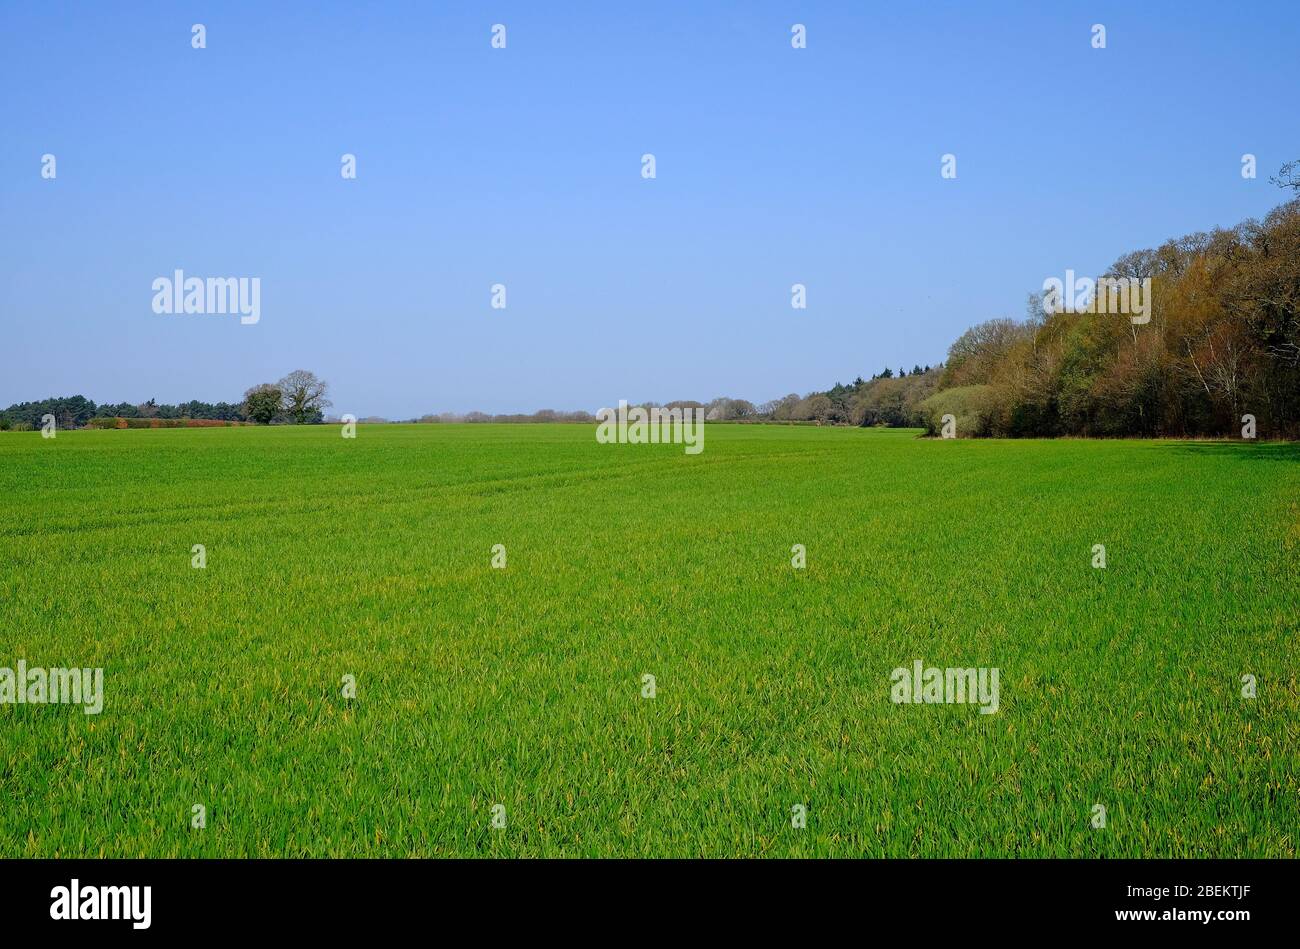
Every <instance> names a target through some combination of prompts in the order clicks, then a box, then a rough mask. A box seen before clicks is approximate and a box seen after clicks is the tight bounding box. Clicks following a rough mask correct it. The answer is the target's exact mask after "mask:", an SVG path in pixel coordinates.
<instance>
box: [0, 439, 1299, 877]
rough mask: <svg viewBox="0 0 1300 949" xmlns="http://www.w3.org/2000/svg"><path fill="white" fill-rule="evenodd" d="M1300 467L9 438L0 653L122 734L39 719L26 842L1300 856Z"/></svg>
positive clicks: (439, 443)
mask: <svg viewBox="0 0 1300 949" xmlns="http://www.w3.org/2000/svg"><path fill="white" fill-rule="evenodd" d="M1298 462H1300V450H1298V449H1297V448H1295V447H1291V446H1285V445H1267V444H1258V445H1256V444H1241V443H1236V444H1233V443H1214V444H1180V443H1173V442H1133V441H1108V442H1088V441H1060V442H1046V441H1021V442H1003V441H956V442H953V441H947V442H944V441H933V440H924V439H918V438H916V437H915V433H911V432H884V431H880V432H877V431H862V430H845V429H817V428H806V427H759V426H750V427H742V426H723V425H710V426H709V427H708V429H707V437H706V442H705V450H704V452H703V454H701V455H698V456H694V457H691V456H687V455H685V454H684V452H683V451H682V448H681V446H671V445H665V446H659V445H598V444H597V443H596V442H595V439H594V438H593V433H592V428H590V427H587V426H568V425H533V426H528V425H523V426H509V425H467V426H453V425H429V426H369V427H367V426H362V427H361V428H360V429H359V432H358V436H357V438H356V439H355V440H344V439H342V438H340V437H339V429H338V428H337V427H336V426H329V427H325V426H321V427H305V428H275V429H264V428H258V429H214V430H159V431H148V430H146V431H121V432H118V431H109V432H61V433H59V435H58V437H57V438H56V439H54V440H43V439H41V438H40V436H39V434H36V433H30V434H7V435H0V507H2V509H3V515H4V516H3V520H2V522H0V594H2V596H3V604H4V607H3V611H2V612H0V666H9V667H13V666H15V665H16V663H17V660H19V659H25V660H26V661H27V663H28V664H29V665H40V666H46V667H55V666H65V665H68V666H71V665H75V666H89V667H94V666H102V667H103V668H104V670H105V688H104V691H105V707H104V711H103V712H102V714H100V715H98V716H93V715H85V714H83V712H82V711H81V710H80V709H79V708H77V707H75V706H62V705H46V706H39V705H23V706H16V705H0V789H2V793H0V854H2V855H4V856H42V857H48V856H196V857H198V856H474V855H492V856H760V855H766V856H839V857H848V856H855V857H856V856H961V857H973V856H1106V857H1138V856H1142V857H1155V856H1176V857H1191V856H1218V857H1239V856H1243V857H1244V856H1251V857H1256V856H1259V857H1293V856H1295V855H1296V848H1297V831H1298V830H1300V816H1298V815H1300V783H1298V781H1300V778H1298V777H1297V775H1300V760H1297V759H1298V749H1300V740H1298V739H1300V734H1298V732H1300V689H1298V686H1297V677H1296V659H1297V647H1296V633H1297V625H1298V624H1300V619H1298V617H1300V612H1298V611H1297V590H1300V586H1298V584H1297V580H1298V579H1300V575H1298V570H1297V565H1298V563H1300V559H1298V557H1297V552H1298V549H1300V548H1298V545H1300V526H1298V525H1300V509H1298V507H1297V504H1298V499H1300V490H1297V489H1300V463H1298ZM1098 543H1101V544H1105V545H1106V552H1107V568H1106V569H1105V570H1098V569H1094V568H1093V567H1092V566H1091V560H1092V552H1091V551H1092V546H1093V545H1094V544H1098ZM194 544H203V545H205V546H206V550H207V567H206V569H203V570H198V569H193V568H192V567H191V565H190V563H191V548H192V546H193V545H194ZM494 544H504V545H505V547H506V549H507V557H508V566H507V567H506V569H504V570H498V569H493V568H492V567H491V564H490V560H491V549H492V547H493V545H494ZM794 544H803V545H805V547H806V549H807V568H806V569H804V570H795V569H793V568H792V567H791V563H790V558H791V547H792V545H794ZM918 658H919V659H923V660H924V661H925V662H926V664H927V665H937V666H989V667H994V666H995V667H998V668H999V669H1000V670H1001V696H1000V711H999V712H998V713H997V714H994V715H982V714H979V712H978V710H977V708H976V707H975V706H971V705H895V704H892V703H891V702H890V700H889V673H890V670H891V669H893V668H894V667H896V666H909V665H910V664H911V662H912V660H914V659H918ZM647 673H649V674H652V675H654V676H655V677H656V688H657V694H656V697H655V698H653V699H646V698H642V697H641V688H642V676H643V675H644V674H647ZM1245 674H1252V675H1254V676H1256V678H1257V682H1258V697H1257V698H1255V699H1253V700H1251V699H1246V698H1243V697H1242V694H1241V690H1242V685H1241V677H1242V676H1243V675H1245ZM345 675H352V676H355V678H356V684H357V697H356V698H355V700H348V699H345V698H344V697H343V696H342V694H341V683H342V680H343V677H344V676H345ZM498 803H500V804H503V805H504V806H505V814H506V820H507V826H506V828H505V829H493V828H492V826H491V821H492V807H493V805H494V804H498ZM798 803H802V804H805V805H806V806H807V809H808V822H807V828H806V829H795V828H792V827H791V808H792V806H793V805H795V804H798ZM1097 803H1100V804H1103V805H1104V806H1105V808H1106V811H1107V823H1106V826H1105V828H1104V829H1094V828H1093V827H1092V826H1091V825H1090V822H1089V819H1090V816H1091V813H1092V808H1093V806H1094V804H1097ZM194 804H202V805H204V806H205V807H206V809H207V812H206V817H207V826H206V828H205V829H201V830H198V829H194V828H192V827H191V808H192V806H193V805H194Z"/></svg>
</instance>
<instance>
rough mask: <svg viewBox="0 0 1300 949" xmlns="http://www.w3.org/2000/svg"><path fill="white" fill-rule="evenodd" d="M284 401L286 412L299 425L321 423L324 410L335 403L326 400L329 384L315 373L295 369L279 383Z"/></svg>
mask: <svg viewBox="0 0 1300 949" xmlns="http://www.w3.org/2000/svg"><path fill="white" fill-rule="evenodd" d="M277 385H278V387H279V389H280V396H281V398H282V399H283V400H284V411H285V414H286V415H288V416H289V417H290V418H291V419H293V420H294V421H295V422H297V423H298V424H299V425H305V424H307V423H308V422H318V421H320V418H321V415H322V414H323V412H324V410H325V409H326V408H328V407H329V406H331V405H333V404H334V403H333V402H331V401H330V400H329V399H327V398H325V396H326V394H327V393H328V392H329V383H327V382H326V381H325V380H324V379H317V378H316V374H315V373H314V372H308V371H307V370H306V369H295V370H294V371H293V372H291V373H289V374H288V375H287V376H285V377H284V378H283V379H281V380H280V381H279V383H277Z"/></svg>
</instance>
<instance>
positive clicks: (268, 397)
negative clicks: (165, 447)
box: [0, 369, 330, 432]
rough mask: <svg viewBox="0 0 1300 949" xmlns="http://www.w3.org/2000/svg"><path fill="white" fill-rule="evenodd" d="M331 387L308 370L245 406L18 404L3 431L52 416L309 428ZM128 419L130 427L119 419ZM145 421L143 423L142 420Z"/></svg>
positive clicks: (70, 423)
mask: <svg viewBox="0 0 1300 949" xmlns="http://www.w3.org/2000/svg"><path fill="white" fill-rule="evenodd" d="M328 392H329V384H328V383H326V382H325V381H324V380H323V379H318V378H317V377H316V375H315V374H314V373H311V372H308V371H307V370H305V369H295V370H294V371H293V372H291V373H289V374H288V375H286V376H285V377H284V378H283V379H281V380H280V381H279V382H274V383H272V382H264V383H262V384H260V385H256V386H253V387H252V388H250V389H249V390H248V391H247V392H245V393H244V400H243V401H242V402H238V403H234V402H201V401H199V400H197V399H194V400H192V401H189V402H181V403H179V404H177V405H170V404H167V403H161V404H160V403H158V402H156V401H154V400H153V399H150V400H149V401H148V402H140V403H133V402H117V403H113V402H104V403H101V404H99V405H96V404H95V402H94V401H93V400H91V399H87V398H86V397H85V396H81V395H74V396H68V397H66V398H51V399H43V400H41V401H39V402H17V403H15V404H13V405H11V406H9V408H7V409H4V410H3V411H0V431H10V430H12V431H19V432H24V431H27V432H30V431H34V430H36V429H39V428H40V427H41V425H42V424H43V420H44V418H45V416H46V415H53V416H54V422H55V425H57V426H58V428H60V429H70V428H87V427H93V428H173V427H178V426H174V425H168V424H164V423H167V422H176V421H187V420H188V421H203V422H214V423H215V422H253V423H257V424H262V425H267V424H272V423H277V424H299V425H309V424H314V423H319V422H321V421H323V420H324V417H325V413H324V410H325V408H327V407H328V406H329V405H330V401H329V399H328V398H326V396H327V395H328ZM117 419H124V420H126V423H125V424H117V423H115V420H117ZM140 420H143V421H140Z"/></svg>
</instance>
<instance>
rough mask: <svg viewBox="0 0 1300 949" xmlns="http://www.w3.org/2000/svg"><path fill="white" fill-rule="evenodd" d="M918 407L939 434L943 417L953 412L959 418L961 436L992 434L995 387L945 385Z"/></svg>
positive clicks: (930, 428)
mask: <svg viewBox="0 0 1300 949" xmlns="http://www.w3.org/2000/svg"><path fill="white" fill-rule="evenodd" d="M917 408H918V410H919V412H920V413H921V417H922V421H924V423H925V430H926V432H927V433H928V434H930V435H938V434H939V433H940V431H941V430H942V428H943V417H944V416H945V415H951V416H952V417H953V418H954V419H956V421H957V436H958V437H959V438H977V437H981V436H986V435H989V434H991V430H992V425H993V414H992V413H993V408H994V405H993V387H992V386H987V385H976V386H958V387H957V388H955V389H944V390H943V391H941V392H936V393H935V394H934V395H932V396H930V397H929V398H928V399H926V400H925V401H924V402H922V403H921V404H920V405H919V406H918V407H917Z"/></svg>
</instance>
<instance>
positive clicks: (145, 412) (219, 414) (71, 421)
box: [0, 395, 245, 431]
mask: <svg viewBox="0 0 1300 949" xmlns="http://www.w3.org/2000/svg"><path fill="white" fill-rule="evenodd" d="M46 415H53V416H54V421H55V424H56V425H58V427H59V428H61V429H67V428H84V427H86V426H87V425H89V424H90V420H91V419H96V418H125V419H151V418H157V419H186V418H189V419H212V420H219V421H224V422H242V421H245V416H244V411H243V407H242V406H240V405H232V404H231V403H229V402H215V403H213V402H199V401H193V402H182V403H181V404H180V405H166V404H163V405H159V404H157V403H156V402H154V401H153V400H152V399H150V400H149V401H148V402H145V403H142V404H139V405H136V404H133V403H131V402H118V403H116V404H114V403H109V402H106V403H104V404H102V405H96V404H95V403H94V402H93V401H91V400H90V399H87V398H85V397H84V396H80V395H74V396H69V397H68V398H59V399H43V400H41V401H40V402H19V403H16V404H15V405H11V406H9V408H7V409H5V410H3V411H0V430H5V429H14V430H16V431H32V430H34V429H38V428H40V427H41V419H42V418H44V417H45V416H46Z"/></svg>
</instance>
